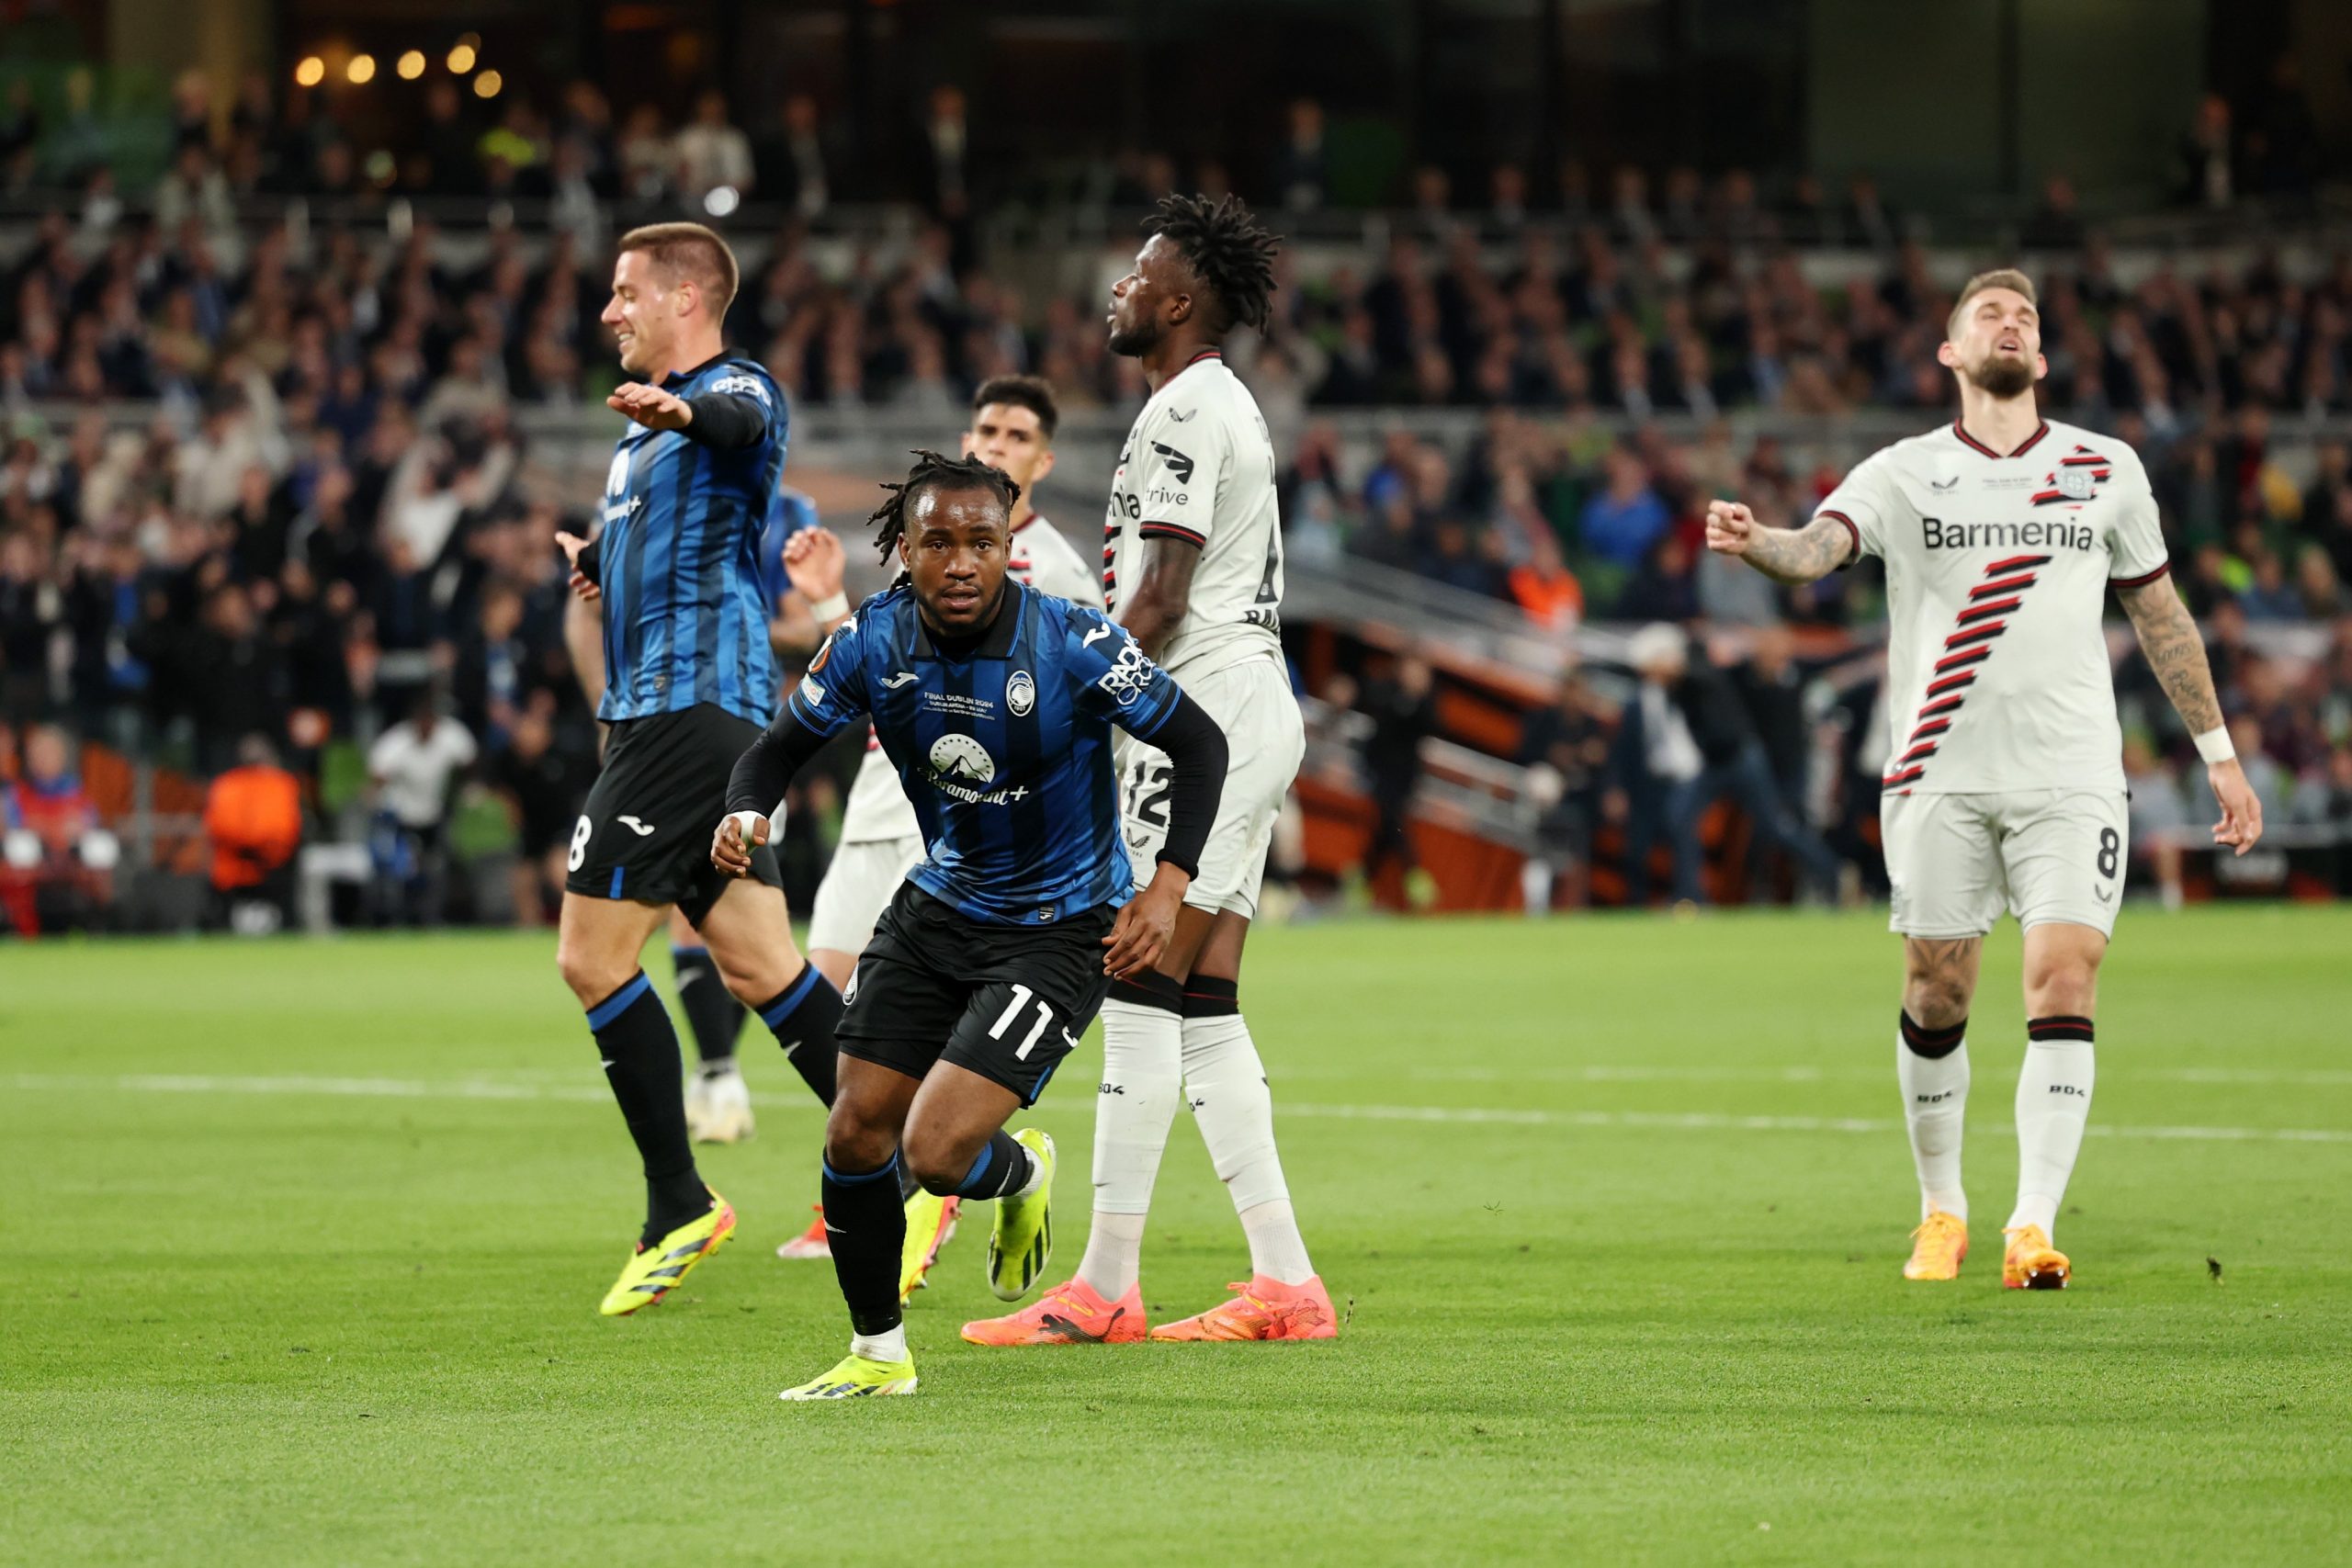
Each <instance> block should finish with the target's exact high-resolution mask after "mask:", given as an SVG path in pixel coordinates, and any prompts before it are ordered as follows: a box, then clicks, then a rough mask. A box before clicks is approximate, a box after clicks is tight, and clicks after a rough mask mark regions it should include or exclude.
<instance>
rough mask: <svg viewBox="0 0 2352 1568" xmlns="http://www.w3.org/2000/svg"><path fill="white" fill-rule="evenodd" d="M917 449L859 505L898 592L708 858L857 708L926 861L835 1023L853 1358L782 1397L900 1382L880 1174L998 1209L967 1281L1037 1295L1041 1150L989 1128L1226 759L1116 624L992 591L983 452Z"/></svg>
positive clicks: (770, 759)
mask: <svg viewBox="0 0 2352 1568" xmlns="http://www.w3.org/2000/svg"><path fill="white" fill-rule="evenodd" d="M917 456H918V457H919V458H920V459H921V460H920V461H919V462H918V463H917V464H916V466H915V468H914V469H913V470H912V471H911V472H910V474H909V475H908V476H907V479H906V482H905V483H904V484H903V485H893V486H889V487H887V488H888V489H889V490H890V491H892V492H893V493H892V496H891V499H890V500H889V501H888V502H885V503H884V504H883V506H882V507H881V508H880V509H879V510H878V511H876V513H875V521H876V524H878V525H879V528H880V538H881V543H882V547H883V549H884V552H885V556H886V558H888V555H890V554H893V553H895V554H896V556H897V557H898V558H899V561H900V562H901V563H902V564H903V565H904V566H905V568H906V571H907V578H906V581H902V582H901V583H899V585H898V586H896V587H893V588H892V589H890V590H889V591H888V592H884V593H880V594H876V596H875V597H873V598H871V599H869V600H867V601H866V602H865V604H863V605H862V606H860V608H859V610H858V612H857V614H856V615H853V616H851V617H850V618H849V619H848V620H846V621H844V622H842V625H841V626H839V627H838V628H836V629H835V631H834V632H833V635H832V636H831V638H829V639H828V640H827V642H826V644H825V646H824V647H823V648H822V649H819V650H818V654H817V657H816V659H815V660H814V661H812V662H811V663H810V665H809V674H808V677H807V679H805V680H804V681H803V682H801V683H800V685H799V687H798V689H797V690H796V691H795V692H794V693H793V694H792V696H791V698H790V699H789V700H788V701H787V702H786V705H785V709H784V711H783V713H781V714H780V715H778V716H777V717H776V720H775V723H774V724H772V725H770V726H769V727H768V728H767V730H766V732H765V733H763V735H762V736H761V737H760V739H759V740H758V742H757V744H755V745H753V746H752V748H751V750H748V751H746V752H745V753H744V754H743V757H742V760H741V761H740V762H739V763H737V765H736V768H735V774H734V778H733V779H732V781H731V782H730V783H729V786H728V792H727V811H728V815H727V817H726V818H725V819H724V820H722V821H721V822H720V823H719V824H718V829H717V830H716V831H715V832H714V833H713V835H712V840H711V851H710V858H711V863H712V864H713V865H714V866H715V867H717V868H718V869H719V870H720V871H722V872H724V873H726V874H729V875H736V876H741V875H743V874H747V873H748V872H749V871H750V870H751V869H752V862H753V859H754V857H756V856H757V854H758V853H759V852H760V850H761V849H762V848H763V846H764V845H766V844H767V842H768V841H769V840H770V838H771V836H772V832H773V829H772V826H771V823H770V821H769V817H768V814H769V812H770V810H771V808H772V804H773V803H774V802H775V801H776V800H777V799H779V798H780V797H781V796H782V795H783V794H784V791H785V787H786V784H789V783H790V782H791V779H792V776H793V773H795V771H796V770H797V769H798V768H799V767H800V766H801V765H802V764H803V763H805V762H806V761H808V760H809V757H811V756H813V755H814V754H815V753H816V751H817V750H818V748H819V747H820V746H822V745H823V744H824V743H825V741H826V740H827V739H830V738H831V737H832V736H833V735H835V734H838V733H839V732H840V731H841V730H842V729H843V728H846V727H847V726H848V725H850V724H851V723H853V722H854V721H855V720H857V719H858V718H861V717H867V716H870V717H871V718H872V720H873V724H874V729H875V733H876V735H878V736H879V737H880V738H881V741H882V749H883V750H884V751H885V752H886V753H887V754H888V756H889V758H890V761H891V762H892V763H893V764H894V765H895V766H896V767H897V768H898V770H899V782H900V783H901V784H902V785H903V786H904V787H905V789H906V792H907V795H908V797H909V798H910V800H911V801H912V802H913V804H914V808H915V817H916V819H917V821H919V822H920V823H921V824H922V833H923V839H924V841H925V843H926V844H927V845H928V846H929V850H928V852H927V854H926V855H925V857H924V859H923V860H922V862H921V863H919V864H917V865H916V866H915V868H914V870H913V871H912V873H910V875H909V876H908V879H907V881H906V883H905V885H904V886H901V887H900V888H899V893H898V895H897V897H894V898H893V899H892V900H891V903H890V907H889V908H888V909H887V910H886V911H884V913H883V915H882V918H881V919H880V921H879V922H878V924H877V925H876V930H875V932H874V936H873V940H872V941H871V942H868V943H867V944H866V947H865V952H864V953H863V954H862V955H861V956H860V958H859V959H858V962H857V969H856V972H855V974H854V976H853V977H852V980H851V983H850V987H849V998H850V1000H849V1011H848V1013H847V1015H846V1016H845V1017H844V1018H843V1019H842V1022H841V1027H840V1031H839V1038H840V1044H841V1079H840V1093H839V1095H838V1096H837V1098H836V1099H835V1100H834V1102H833V1111H832V1115H831V1118H829V1119H828V1121H827V1122H826V1124H825V1154H824V1163H823V1194H824V1213H825V1225H826V1229H827V1230H828V1231H829V1232H830V1233H831V1236H832V1255H833V1270H834V1274H835V1277H836V1278H837V1279H838V1280H840V1281H841V1288H842V1299H843V1300H844V1301H845V1302H846V1303H848V1306H849V1316H850V1326H851V1329H852V1331H853V1337H852V1338H851V1341H850V1353H849V1355H848V1356H847V1357H846V1358H845V1359H843V1360H842V1362H841V1364H840V1365H838V1366H836V1367H834V1368H833V1369H832V1370H831V1371H829V1372H827V1373H825V1374H824V1375H823V1376H822V1377H820V1378H818V1379H816V1380H815V1381H813V1382H808V1383H804V1384H802V1385H800V1386H799V1387H797V1388H793V1389H788V1390H786V1392H785V1393H784V1396H783V1397H785V1398H786V1399H842V1398H852V1397H857V1396H863V1395H869V1394H886V1393H911V1392H913V1390H914V1387H915V1369H914V1362H913V1360H912V1359H911V1358H910V1355H909V1352H908V1349H907V1342H906V1330H905V1327H904V1325H903V1322H902V1319H901V1316H900V1311H899V1299H900V1298H899V1291H898V1289H897V1276H898V1269H899V1259H900V1257H901V1253H902V1248H903V1245H904V1232H905V1226H906V1214H905V1211H904V1210H903V1209H902V1208H901V1207H900V1205H899V1198H898V1188H897V1183H896V1180H895V1178H896V1176H897V1173H898V1170H899V1168H900V1167H901V1165H903V1166H904V1167H906V1168H909V1169H911V1170H912V1171H913V1173H914V1175H915V1177H916V1179H918V1180H920V1181H921V1182H922V1185H923V1187H924V1188H925V1189H926V1190H929V1191H932V1192H935V1193H941V1194H946V1193H954V1194H956V1196H957V1197H959V1198H963V1199H967V1200H970V1199H986V1198H994V1199H997V1200H999V1202H998V1205H997V1214H996V1225H995V1231H994V1234H993V1235H992V1236H991V1237H990V1239H989V1258H988V1270H989V1284H990V1286H991V1287H992V1288H993V1289H994V1290H995V1291H996V1293H997V1294H998V1295H999V1296H1000V1297H1001V1298H1003V1299H1004V1300H1007V1301H1017V1300H1019V1299H1020V1298H1021V1296H1023V1294H1025V1293H1026V1292H1027V1291H1028V1289H1029V1287H1030V1286H1031V1284H1033V1283H1034V1282H1035V1280H1036V1277H1037V1274H1038V1272H1039V1270H1041V1269H1043V1268H1044V1267H1045V1265H1046V1261H1047V1259H1048V1258H1050V1257H1051V1254H1052V1247H1053V1229H1052V1224H1051V1210H1050V1206H1049V1205H1050V1201H1051V1196H1052V1184H1053V1175H1054V1145H1053V1140H1052V1139H1051V1138H1049V1137H1047V1136H1046V1135H1045V1134H1043V1133H1040V1132H1037V1131H1035V1129H1028V1128H1024V1129H1023V1130H1022V1131H1021V1132H1019V1133H1007V1132H1006V1131H1005V1130H1004V1124H1005V1122H1006V1121H1007V1119H1009V1118H1010V1117H1011V1116H1012V1113H1013V1111H1016V1110H1018V1109H1020V1108H1021V1107H1023V1106H1026V1105H1034V1104H1035V1103H1036V1100H1037V1096H1038V1095H1039V1094H1040V1093H1041V1092H1042V1091H1043V1090H1044V1089H1045V1087H1046V1081H1047V1080H1048V1079H1050V1078H1051V1077H1053V1075H1054V1069H1055V1068H1056V1067H1057V1066H1059V1065H1060V1064H1061V1061H1062V1058H1063V1057H1064V1056H1066V1055H1069V1053H1070V1052H1071V1051H1072V1050H1074V1049H1075V1048H1076V1046H1077V1036H1078V1034H1079V1033H1080V1032H1081V1031H1083V1030H1084V1029H1085V1027H1086V1024H1087V1021H1088V1020H1090V1019H1091V1017H1092V1016H1093V1014H1094V1011H1095V1010H1096V1009H1097V1008H1098V1007H1100V1006H1101V1005H1102V1000H1103V991H1104V988H1105V987H1106V986H1107V985H1108V983H1109V980H1110V978H1111V977H1114V976H1132V975H1135V974H1137V973H1141V972H1144V971H1146V970H1148V968H1149V966H1150V965H1151V964H1152V963H1153V961H1154V960H1155V959H1157V958H1158V957H1159V953H1160V952H1161V951H1162V949H1164V948H1165V947H1166V945H1167V943H1168V940H1169V936H1170V932H1171V931H1173V930H1174V929H1175V926H1176V922H1177V911H1178V909H1179V908H1181V907H1182V901H1183V898H1184V892H1185V889H1186V887H1187V886H1189V885H1190V884H1191V882H1192V880H1193V872H1194V869H1195V866H1196V864H1197V862H1198V858H1199V855H1200V852H1201V846H1202V844H1203V842H1204V840H1205V839H1206V838H1207V836H1208V829H1209V824H1210V822H1211V821H1212V820H1214V819H1215V818H1216V809H1217V795H1218V793H1219V790H1220V787H1221V784H1222V781H1223V779H1224V776H1225V769H1226V765H1227V754H1226V743H1225V737H1224V735H1223V733H1222V732H1220V731H1219V730H1218V728H1217V727H1216V723H1215V721H1213V720H1212V719H1210V718H1209V716H1207V715H1206V714H1205V713H1204V712H1203V711H1202V709H1201V708H1200V707H1199V706H1198V705H1195V704H1194V703H1193V701H1192V699H1191V698H1189V697H1187V696H1186V695H1185V694H1183V693H1182V691H1180V690H1179V689H1178V688H1177V686H1176V683H1175V682H1173V681H1172V680H1170V678H1169V677H1168V676H1167V675H1166V674H1165V673H1163V672H1162V671H1160V670H1159V667H1158V666H1156V665H1154V664H1153V663H1152V662H1151V660H1149V659H1148V658H1146V657H1145V655H1144V652H1143V650H1142V649H1140V648H1138V647H1137V646H1136V642H1135V639H1134V638H1133V637H1130V636H1128V635H1127V634H1126V633H1125V631H1124V630H1122V629H1121V628H1120V627H1118V626H1114V624H1112V623H1111V622H1110V621H1109V620H1107V619H1105V618H1104V617H1103V614H1102V612H1101V611H1099V610H1093V609H1090V608H1087V607H1085V606H1082V605H1078V604H1071V603H1070V602H1069V601H1068V600H1066V599H1057V598H1054V597H1052V596H1050V595H1047V594H1044V593H1040V592H1036V591H1035V589H1032V588H1027V587H1024V586H1023V585H1022V584H1020V583H1018V582H1014V581H1009V580H1008V575H1007V570H1006V568H1007V561H1008V558H1009V557H1010V555H1011V552H1012V507H1013V504H1014V502H1015V501H1016V500H1017V499H1018V497H1017V496H1016V494H1015V493H1014V491H1013V486H1012V481H1011V480H1010V479H1006V478H1005V477H1004V475H1003V474H1002V473H1001V472H999V471H998V470H997V469H995V468H990V467H989V466H988V465H987V464H986V463H983V462H981V461H979V460H978V458H971V457H967V458H962V459H951V458H946V457H939V456H937V455H936V454H933V453H928V452H925V453H919V454H917ZM1114 725H1116V726H1118V727H1119V728H1122V729H1124V730H1125V731H1127V732H1128V733H1129V734H1131V735H1135V736H1136V737H1137V738H1139V739H1148V740H1149V741H1151V742H1152V744H1153V745H1155V746H1157V747H1159V749H1160V750H1163V751H1164V752H1165V753H1166V754H1167V756H1168V757H1169V758H1170V775H1169V818H1170V821H1169V829H1168V833H1167V837H1166V840H1165V841H1164V842H1163V844H1162V845H1161V848H1160V850H1159V857H1158V861H1157V863H1156V864H1155V866H1154V867H1153V874H1152V877H1151V881H1150V885H1149V886H1147V887H1145V888H1144V889H1143V891H1142V892H1140V893H1136V891H1135V882H1134V878H1133V876H1132V874H1130V871H1129V867H1128V862H1127V857H1126V855H1125V852H1124V851H1123V850H1122V848H1121V845H1120V842H1119V820H1118V807H1117V795H1116V780H1115V778H1114V773H1113V769H1112V765H1111V750H1110V747H1111V728H1112V726H1114ZM1106 949H1107V952H1106V951H1105V950H1106Z"/></svg>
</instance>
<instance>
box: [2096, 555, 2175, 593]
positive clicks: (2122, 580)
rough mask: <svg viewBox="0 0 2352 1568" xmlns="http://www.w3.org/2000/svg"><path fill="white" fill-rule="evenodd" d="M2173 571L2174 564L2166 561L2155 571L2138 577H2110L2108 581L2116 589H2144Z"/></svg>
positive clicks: (2146, 572) (2145, 572)
mask: <svg viewBox="0 0 2352 1568" xmlns="http://www.w3.org/2000/svg"><path fill="white" fill-rule="evenodd" d="M2170 570H2172V562H2170V561H2166V562H2165V563H2164V564H2163V565H2162V566H2160V567H2158V568H2156V570H2154V571H2143V572H2142V573H2141V574H2140V575H2139V576H2137V577H2110V578H2109V579H2108V580H2107V581H2108V582H2109V584H2110V585H2111V586H2113V587H2116V588H2144V587H2146V586H2147V585H2148V584H2149V583H2151V582H2154V581H2155V580H2156V579H2158V578H2159V577H2162V576H2163V575H2164V574H2165V573H2166V572H2168V571H2170Z"/></svg>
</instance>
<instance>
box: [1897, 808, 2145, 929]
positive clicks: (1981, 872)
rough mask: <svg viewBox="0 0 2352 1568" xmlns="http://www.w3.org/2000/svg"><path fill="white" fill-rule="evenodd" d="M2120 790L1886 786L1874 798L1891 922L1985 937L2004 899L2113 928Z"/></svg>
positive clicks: (2036, 920)
mask: <svg viewBox="0 0 2352 1568" xmlns="http://www.w3.org/2000/svg"><path fill="white" fill-rule="evenodd" d="M2129 814H2130V805H2129V802H2128V799H2127V797H2126V796H2124V795H2120V794H2117V795H2106V794H2100V793H2098V792H2089V791H2083V790H2065V789H2038V790H2022V791H2018V792H2015V793H2011V794H2005V795H1887V796H1886V798H1885V799H1884V801H1883V803H1882V804H1881V806H1880V807H1879V822H1880V826H1881V828H1882V829H1883V832H1884V837H1885V840H1886V874H1887V879H1888V880H1889V881H1890V882H1892V883H1893V884H1894V918H1893V919H1891V920H1890V921H1889V922H1888V924H1889V927H1890V928H1891V929H1892V930H1894V931H1901V932H1902V933H1903V934H1904V935H1905V936H1916V937H1926V938H1931V939H1939V940H1949V939H1951V938H1953V937H1965V936H1983V935H1984V934H1985V932H1986V931H1991V930H1992V929H1993V923H1994V922H1995V921H1996V920H1998V919H2000V918H2001V911H2002V910H2003V909H2004V908H2006V909H2007V910H2008V911H2009V912H2010V913H2012V914H2014V915H2016V916H2017V918H2018V925H2020V926H2038V925H2041V924H2044V923H2046V922H2050V921H2060V922H2063V923H2064V924H2067V925H2076V926H2089V927H2090V928H2091V929H2093V930H2094V931H2098V932H2099V933H2100V934H2101V935H2103V936H2110V937H2111V936H2113V935H2114V934H2115V908H2116V906H2117V905H2118V904H2119V903H2120V902H2121V901H2122V898H2123V874H2124V862H2125V860H2126V859H2127V858H2128V856H2127V847H2128V843H2129V840H2128V836H2127V831H2126V829H2127V828H2128V818H2129Z"/></svg>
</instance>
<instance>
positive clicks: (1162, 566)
mask: <svg viewBox="0 0 2352 1568" xmlns="http://www.w3.org/2000/svg"><path fill="white" fill-rule="evenodd" d="M1200 564H1201V547H1200V546H1198V545H1194V544H1189V543H1187V542H1186V541H1184V540H1182V539H1178V538H1173V537H1170V536H1167V535H1154V536H1151V537H1150V538H1148V539H1146V540H1144V542H1143V575H1142V576H1141V577H1140V578H1138V579H1136V582H1135V585H1134V587H1133V588H1131V589H1128V590H1127V591H1126V592H1124V593H1123V594H1122V595H1121V600H1122V603H1121V604H1120V605H1119V615H1118V622H1119V624H1120V625H1121V626H1125V627H1126V628H1127V630H1128V631H1130V632H1132V633H1134V634H1135V639H1136V641H1137V642H1139V643H1141V644H1142V645H1143V651H1144V654H1145V656H1146V657H1147V658H1150V659H1158V658H1159V656H1160V654H1161V653H1162V652H1164V651H1166V649H1167V647H1168V640H1169V638H1170V637H1174V636H1175V635H1176V628H1177V627H1178V626H1181V625H1182V624H1183V620H1184V612H1185V611H1186V610H1188V609H1190V608H1191V607H1192V602H1193V570H1195V569H1196V568H1198V567H1199V566H1200Z"/></svg>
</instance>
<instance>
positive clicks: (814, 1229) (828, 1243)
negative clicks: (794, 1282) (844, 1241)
mask: <svg viewBox="0 0 2352 1568" xmlns="http://www.w3.org/2000/svg"><path fill="white" fill-rule="evenodd" d="M809 1207H810V1208H812V1209H815V1210H816V1211H817V1219H816V1223H815V1224H811V1225H810V1226H809V1228H808V1229H807V1230H805V1231H802V1232H801V1233H800V1234H799V1235H797V1236H794V1237H793V1238H792V1239H791V1240H790V1241H787V1242H786V1243H785V1244H784V1245H783V1246H782V1247H777V1248H776V1249H775V1255H776V1256H777V1257H778V1258H831V1256H832V1255H833V1238H832V1237H831V1236H829V1235H826V1234H825V1211H824V1208H823V1207H822V1206H821V1205H820V1204H816V1203H811V1204H809Z"/></svg>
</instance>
